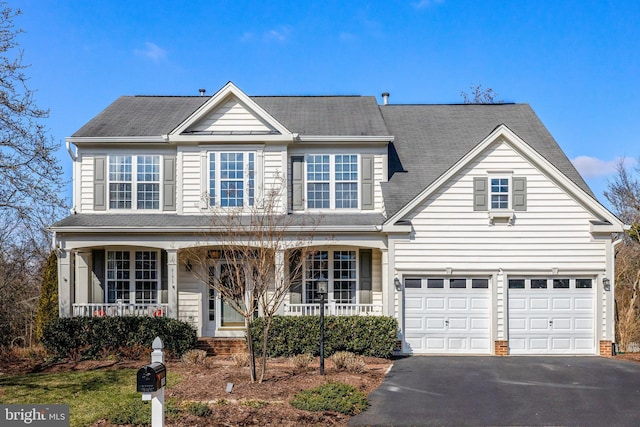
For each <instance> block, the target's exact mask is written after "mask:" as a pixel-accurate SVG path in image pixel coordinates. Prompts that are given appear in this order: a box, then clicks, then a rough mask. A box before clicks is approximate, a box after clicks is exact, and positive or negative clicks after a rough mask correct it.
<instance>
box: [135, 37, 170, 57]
mask: <svg viewBox="0 0 640 427" xmlns="http://www.w3.org/2000/svg"><path fill="white" fill-rule="evenodd" d="M144 45H145V48H144V49H136V50H134V52H135V54H136V55H139V56H144V57H146V58H149V59H151V60H152V61H153V62H160V61H163V60H165V59H167V51H166V50H164V49H162V48H161V47H160V46H158V45H157V44H155V43H151V42H146V43H145V44H144Z"/></svg>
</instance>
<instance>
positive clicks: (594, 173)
mask: <svg viewBox="0 0 640 427" xmlns="http://www.w3.org/2000/svg"><path fill="white" fill-rule="evenodd" d="M621 160H622V161H623V162H624V165H625V167H629V166H633V165H634V164H635V160H634V159H631V158H621V157H618V158H617V159H614V160H601V159H598V158H596V157H589V156H578V157H576V158H575V159H572V160H571V163H573V165H574V166H575V167H576V169H578V172H580V175H582V176H583V177H584V178H596V177H602V176H606V175H612V174H614V173H615V172H616V169H617V167H618V164H619V163H620V161H621Z"/></svg>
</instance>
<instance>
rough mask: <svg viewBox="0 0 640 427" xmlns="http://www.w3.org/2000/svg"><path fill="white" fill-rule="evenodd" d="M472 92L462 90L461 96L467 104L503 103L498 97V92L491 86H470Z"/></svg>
mask: <svg viewBox="0 0 640 427" xmlns="http://www.w3.org/2000/svg"><path fill="white" fill-rule="evenodd" d="M469 89H471V92H470V93H467V92H464V91H462V92H460V96H461V97H462V99H463V100H464V103H465V104H501V103H502V102H503V101H502V100H501V99H496V98H497V96H498V94H497V93H496V92H495V91H494V90H493V89H491V88H490V87H489V88H486V89H485V88H483V87H482V85H480V84H479V85H476V86H469Z"/></svg>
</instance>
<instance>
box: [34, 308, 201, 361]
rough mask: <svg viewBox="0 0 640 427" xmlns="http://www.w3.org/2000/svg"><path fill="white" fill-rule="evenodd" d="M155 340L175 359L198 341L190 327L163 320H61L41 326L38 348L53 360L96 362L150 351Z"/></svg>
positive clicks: (170, 320) (78, 318)
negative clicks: (143, 349) (41, 346)
mask: <svg viewBox="0 0 640 427" xmlns="http://www.w3.org/2000/svg"><path fill="white" fill-rule="evenodd" d="M155 337H160V339H162V343H163V345H164V348H165V351H168V352H169V353H170V355H172V356H175V357H180V356H182V355H183V354H184V353H186V352H187V351H188V350H191V349H193V348H195V346H196V341H197V339H198V337H197V333H196V330H195V329H194V328H193V326H191V325H190V324H188V323H185V322H181V321H179V320H175V319H169V318H165V317H126V316H125V317H64V318H59V319H55V320H54V321H52V322H51V323H49V324H48V325H46V326H45V328H44V330H43V334H42V344H43V346H44V347H45V348H46V349H47V351H49V352H50V353H52V354H53V355H54V356H55V357H57V358H66V357H74V358H77V359H96V358H101V357H105V356H109V355H113V356H116V357H122V356H125V355H127V354H130V351H131V349H132V348H136V347H138V348H139V347H145V348H151V345H152V343H153V340H154V339H155Z"/></svg>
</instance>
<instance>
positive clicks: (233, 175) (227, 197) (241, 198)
mask: <svg viewBox="0 0 640 427" xmlns="http://www.w3.org/2000/svg"><path fill="white" fill-rule="evenodd" d="M255 170H256V168H255V153H254V152H210V153H209V206H219V207H224V208H227V207H242V206H253V204H254V200H255V182H256V176H255V175H256V172H255Z"/></svg>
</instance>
